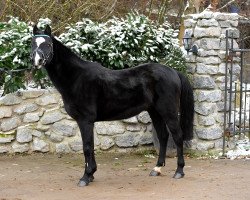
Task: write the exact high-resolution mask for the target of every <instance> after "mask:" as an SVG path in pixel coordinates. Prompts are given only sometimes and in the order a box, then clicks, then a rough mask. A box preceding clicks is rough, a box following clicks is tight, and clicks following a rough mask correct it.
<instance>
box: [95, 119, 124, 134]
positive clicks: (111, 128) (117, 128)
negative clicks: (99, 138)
mask: <svg viewBox="0 0 250 200" xmlns="http://www.w3.org/2000/svg"><path fill="white" fill-rule="evenodd" d="M95 130H96V133H97V134H99V135H116V134H122V133H124V132H125V126H124V124H123V123H122V122H120V121H110V122H96V123H95Z"/></svg>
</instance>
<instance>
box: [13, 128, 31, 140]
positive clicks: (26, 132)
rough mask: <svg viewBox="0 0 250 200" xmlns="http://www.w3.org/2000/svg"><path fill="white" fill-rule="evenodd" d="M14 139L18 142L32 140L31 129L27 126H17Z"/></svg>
mask: <svg viewBox="0 0 250 200" xmlns="http://www.w3.org/2000/svg"><path fill="white" fill-rule="evenodd" d="M16 140H17V141H18V142H19V143H25V142H30V141H32V129H30V128H28V127H19V128H18V129H17V133H16Z"/></svg>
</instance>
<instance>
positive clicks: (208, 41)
mask: <svg viewBox="0 0 250 200" xmlns="http://www.w3.org/2000/svg"><path fill="white" fill-rule="evenodd" d="M196 44H197V45H198V47H199V48H200V49H204V50H220V48H221V46H220V39H218V38H201V39H200V40H197V41H196Z"/></svg>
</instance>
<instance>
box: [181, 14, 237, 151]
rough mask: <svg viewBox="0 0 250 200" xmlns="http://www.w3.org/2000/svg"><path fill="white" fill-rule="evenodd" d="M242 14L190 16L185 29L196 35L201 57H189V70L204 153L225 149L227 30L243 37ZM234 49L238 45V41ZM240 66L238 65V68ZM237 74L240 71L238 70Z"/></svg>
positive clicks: (197, 146)
mask: <svg viewBox="0 0 250 200" xmlns="http://www.w3.org/2000/svg"><path fill="white" fill-rule="evenodd" d="M238 17H239V16H238V15H237V14H228V13H219V12H211V11H204V12H202V13H200V14H193V15H188V16H187V18H186V19H185V21H184V26H185V30H186V31H189V32H191V33H192V35H193V39H194V40H193V41H194V44H197V45H198V47H199V52H198V55H197V56H195V55H193V54H192V53H189V54H188V55H187V63H188V71H189V73H190V74H191V77H192V80H193V87H194V92H195V127H194V131H195V139H194V140H193V145H192V146H193V148H194V149H197V150H201V151H208V150H210V149H214V148H215V149H220V148H222V139H223V122H224V121H223V111H224V88H225V82H224V80H225V63H226V61H225V57H226V30H229V31H230V33H234V35H239V31H238V29H237V25H238ZM234 47H235V48H237V43H236V42H235V41H234ZM239 68H240V66H239V65H238V64H235V66H234V69H239ZM234 73H235V75H237V73H239V70H235V72H234Z"/></svg>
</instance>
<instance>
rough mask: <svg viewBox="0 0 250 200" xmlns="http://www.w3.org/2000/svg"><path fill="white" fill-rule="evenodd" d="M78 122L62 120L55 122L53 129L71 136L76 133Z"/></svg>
mask: <svg viewBox="0 0 250 200" xmlns="http://www.w3.org/2000/svg"><path fill="white" fill-rule="evenodd" d="M77 127H78V126H77V123H76V122H75V121H70V120H62V121H60V122H55V123H54V124H53V125H52V127H51V130H52V131H53V132H55V133H58V134H60V135H63V136H67V137H71V136H74V135H76V129H77Z"/></svg>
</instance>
